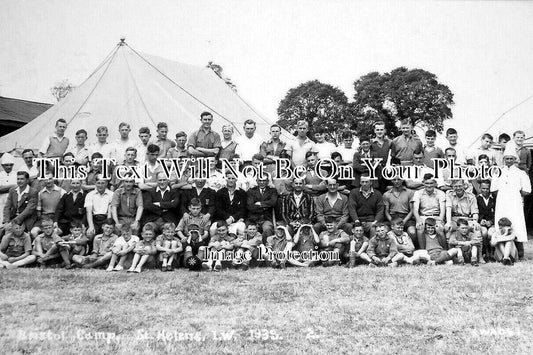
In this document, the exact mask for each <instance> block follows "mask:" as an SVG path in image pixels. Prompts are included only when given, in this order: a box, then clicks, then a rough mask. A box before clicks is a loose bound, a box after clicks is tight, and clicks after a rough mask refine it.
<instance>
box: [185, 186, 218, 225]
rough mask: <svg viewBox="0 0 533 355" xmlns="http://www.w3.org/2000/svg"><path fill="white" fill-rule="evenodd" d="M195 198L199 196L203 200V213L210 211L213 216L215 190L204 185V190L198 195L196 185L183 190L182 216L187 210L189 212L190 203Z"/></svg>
mask: <svg viewBox="0 0 533 355" xmlns="http://www.w3.org/2000/svg"><path fill="white" fill-rule="evenodd" d="M193 198H198V199H200V201H201V202H202V213H203V214H207V213H209V214H210V215H211V217H212V216H213V215H214V214H215V190H213V189H211V188H209V187H204V188H203V189H202V192H200V196H198V192H197V191H196V187H194V186H193V188H192V189H188V190H181V212H180V213H181V214H180V218H181V216H183V214H184V213H185V212H189V203H191V200H192V199H193ZM211 219H212V218H211Z"/></svg>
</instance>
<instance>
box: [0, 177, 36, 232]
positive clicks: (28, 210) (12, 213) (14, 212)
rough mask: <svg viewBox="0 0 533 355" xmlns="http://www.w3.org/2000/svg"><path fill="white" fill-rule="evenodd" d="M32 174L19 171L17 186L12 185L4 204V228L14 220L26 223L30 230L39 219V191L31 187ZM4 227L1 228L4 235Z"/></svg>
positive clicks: (25, 225) (8, 226)
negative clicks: (37, 212) (37, 211)
mask: <svg viewBox="0 0 533 355" xmlns="http://www.w3.org/2000/svg"><path fill="white" fill-rule="evenodd" d="M29 182H30V175H29V174H28V172H26V171H19V172H17V186H15V187H12V188H11V189H10V190H9V192H8V194H7V200H6V204H5V206H4V211H3V212H4V223H5V224H4V228H7V229H8V230H9V229H10V228H11V223H10V222H12V221H17V222H18V223H19V224H20V223H22V224H24V227H25V228H26V231H28V232H29V231H30V230H31V228H32V227H33V224H34V223H35V222H36V221H37V214H36V210H37V191H36V190H34V189H32V188H30V185H29ZM3 232H4V229H2V230H0V235H3Z"/></svg>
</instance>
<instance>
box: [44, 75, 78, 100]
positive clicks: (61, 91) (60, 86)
mask: <svg viewBox="0 0 533 355" xmlns="http://www.w3.org/2000/svg"><path fill="white" fill-rule="evenodd" d="M74 88H75V86H74V85H72V84H71V83H69V82H68V79H65V80H63V81H61V82H59V83H56V84H55V85H54V86H53V87H51V88H50V92H51V93H52V95H53V96H54V97H55V98H56V100H57V102H59V101H61V100H63V99H64V98H65V97H67V95H68V94H70V93H71V92H72V90H74Z"/></svg>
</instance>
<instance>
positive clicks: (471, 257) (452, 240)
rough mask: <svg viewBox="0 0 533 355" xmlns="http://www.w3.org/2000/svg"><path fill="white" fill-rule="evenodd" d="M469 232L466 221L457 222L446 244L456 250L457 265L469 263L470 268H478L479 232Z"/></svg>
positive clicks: (460, 219) (479, 251)
mask: <svg viewBox="0 0 533 355" xmlns="http://www.w3.org/2000/svg"><path fill="white" fill-rule="evenodd" d="M476 228H477V230H471V229H470V225H469V223H468V221H467V220H466V219H464V218H459V219H458V220H457V230H455V231H453V232H451V233H450V237H449V240H448V244H449V245H450V247H452V248H457V249H458V254H457V260H458V263H459V264H464V262H465V261H466V262H470V264H472V266H479V263H478V253H479V254H480V253H481V243H482V239H481V231H480V230H479V227H476Z"/></svg>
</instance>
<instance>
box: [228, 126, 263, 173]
mask: <svg viewBox="0 0 533 355" xmlns="http://www.w3.org/2000/svg"><path fill="white" fill-rule="evenodd" d="M243 128H244V135H243V136H240V137H237V139H235V143H237V148H235V153H236V154H237V155H238V156H239V158H240V159H241V161H242V162H243V163H244V165H252V158H253V156H254V155H255V154H258V153H259V152H260V150H261V143H262V142H263V138H262V137H261V136H259V135H258V134H255V129H256V124H255V122H254V121H253V120H246V121H244V127H243Z"/></svg>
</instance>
